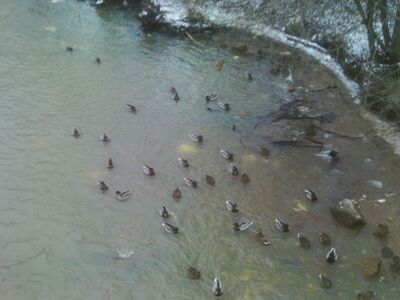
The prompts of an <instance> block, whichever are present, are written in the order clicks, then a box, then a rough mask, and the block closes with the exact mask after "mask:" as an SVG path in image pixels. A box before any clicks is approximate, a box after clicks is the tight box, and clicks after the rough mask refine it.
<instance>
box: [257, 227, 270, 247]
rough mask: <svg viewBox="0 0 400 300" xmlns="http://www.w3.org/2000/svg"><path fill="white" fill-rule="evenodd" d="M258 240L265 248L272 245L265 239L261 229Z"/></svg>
mask: <svg viewBox="0 0 400 300" xmlns="http://www.w3.org/2000/svg"><path fill="white" fill-rule="evenodd" d="M256 238H257V239H258V240H260V241H261V242H262V243H263V245H265V246H269V245H271V241H270V240H268V239H266V238H265V235H264V234H263V233H262V231H261V229H259V230H258V232H257V234H256Z"/></svg>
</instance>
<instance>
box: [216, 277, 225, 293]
mask: <svg viewBox="0 0 400 300" xmlns="http://www.w3.org/2000/svg"><path fill="white" fill-rule="evenodd" d="M213 293H214V296H215V297H220V296H222V294H223V293H224V291H223V290H222V284H221V280H220V279H219V278H218V277H215V278H214V283H213Z"/></svg>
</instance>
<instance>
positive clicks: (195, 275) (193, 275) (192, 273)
mask: <svg viewBox="0 0 400 300" xmlns="http://www.w3.org/2000/svg"><path fill="white" fill-rule="evenodd" d="M186 275H187V277H189V278H190V279H200V277H201V274H200V271H199V270H197V269H196V268H194V267H192V266H190V265H189V266H187V268H186Z"/></svg>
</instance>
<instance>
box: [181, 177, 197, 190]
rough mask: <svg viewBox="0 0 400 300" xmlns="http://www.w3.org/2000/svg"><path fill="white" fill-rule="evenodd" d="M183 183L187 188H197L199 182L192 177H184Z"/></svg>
mask: <svg viewBox="0 0 400 300" xmlns="http://www.w3.org/2000/svg"><path fill="white" fill-rule="evenodd" d="M183 181H184V182H185V184H186V185H187V186H191V187H192V188H197V181H195V180H193V179H192V178H190V177H183Z"/></svg>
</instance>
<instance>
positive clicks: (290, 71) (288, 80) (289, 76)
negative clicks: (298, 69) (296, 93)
mask: <svg viewBox="0 0 400 300" xmlns="http://www.w3.org/2000/svg"><path fill="white" fill-rule="evenodd" d="M284 81H285V82H286V83H292V82H293V75H292V69H291V68H289V75H288V76H287V77H286V78H285V79H284Z"/></svg>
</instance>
